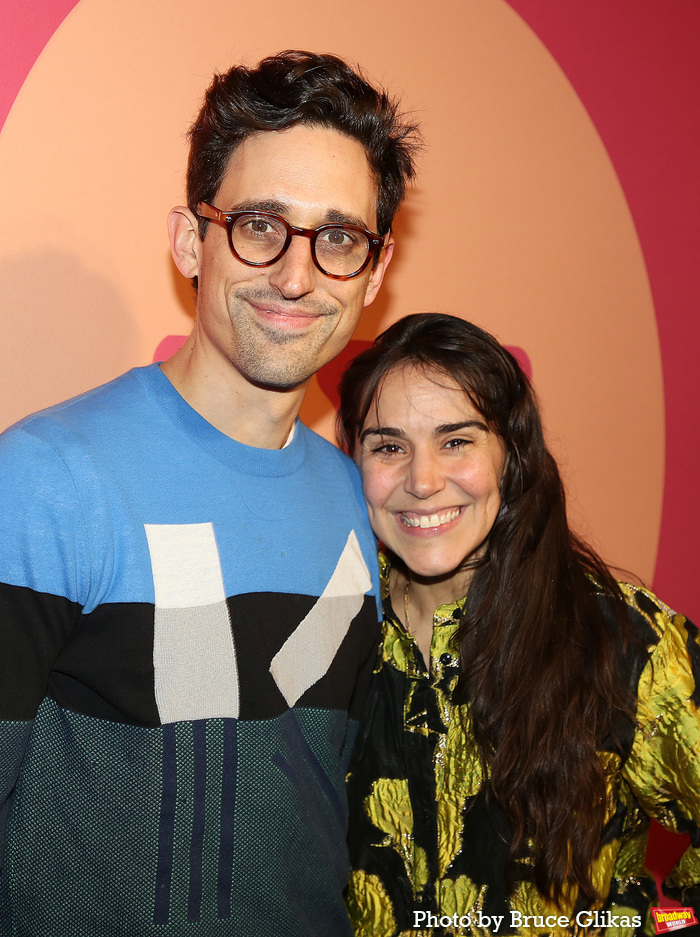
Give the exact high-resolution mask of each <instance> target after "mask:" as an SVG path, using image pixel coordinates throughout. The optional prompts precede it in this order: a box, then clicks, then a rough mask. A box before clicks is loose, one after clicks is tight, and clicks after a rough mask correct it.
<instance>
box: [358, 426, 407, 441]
mask: <svg viewBox="0 0 700 937" xmlns="http://www.w3.org/2000/svg"><path fill="white" fill-rule="evenodd" d="M368 436H381V437H382V438H383V437H384V436H393V437H394V438H398V439H400V438H401V437H402V436H403V430H401V429H399V428H398V427H397V426H369V427H367V429H365V430H363V431H362V432H361V433H360V442H364V441H365V439H366V438H367V437H368Z"/></svg>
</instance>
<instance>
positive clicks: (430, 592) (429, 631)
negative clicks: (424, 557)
mask: <svg viewBox="0 0 700 937" xmlns="http://www.w3.org/2000/svg"><path fill="white" fill-rule="evenodd" d="M472 575H473V570H459V572H457V573H452V574H451V575H450V576H449V577H439V578H430V577H424V576H417V575H416V574H415V573H412V572H411V571H410V570H408V569H406V568H405V567H404V566H400V567H398V568H397V567H392V569H391V570H390V573H389V593H390V595H391V604H392V607H393V609H394V612H395V613H396V615H397V616H398V617H399V619H400V621H401V622H402V623H403V625H404V627H405V628H406V631H408V633H409V634H411V635H413V637H414V639H415V641H416V644H417V645H418V647H419V649H420V652H421V654H422V655H423V660H424V661H425V665H426V667H427V668H428V669H430V646H431V643H432V638H433V621H434V617H435V610H436V609H437V608H439V607H440V606H441V605H450V604H453V603H454V602H457V601H458V600H459V599H461V598H462V597H463V596H464V595H466V592H467V587H468V585H469V582H470V580H471V578H472Z"/></svg>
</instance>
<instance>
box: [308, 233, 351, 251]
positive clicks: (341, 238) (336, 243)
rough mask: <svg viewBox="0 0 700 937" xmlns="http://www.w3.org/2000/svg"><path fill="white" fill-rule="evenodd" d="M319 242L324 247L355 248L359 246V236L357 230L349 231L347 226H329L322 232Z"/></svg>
mask: <svg viewBox="0 0 700 937" xmlns="http://www.w3.org/2000/svg"><path fill="white" fill-rule="evenodd" d="M318 240H319V244H320V246H322V247H324V248H336V249H337V248H339V247H342V248H344V249H345V250H353V249H356V248H357V247H358V244H359V238H358V235H357V234H356V232H354V231H348V230H347V229H346V228H329V229H328V230H327V231H324V232H322V234H321V235H320V237H319V239H318Z"/></svg>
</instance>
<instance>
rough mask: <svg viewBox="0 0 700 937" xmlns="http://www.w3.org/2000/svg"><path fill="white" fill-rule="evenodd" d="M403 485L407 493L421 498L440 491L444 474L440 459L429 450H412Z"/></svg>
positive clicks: (443, 484) (423, 498) (443, 485)
mask: <svg viewBox="0 0 700 937" xmlns="http://www.w3.org/2000/svg"><path fill="white" fill-rule="evenodd" d="M404 487H405V490H406V491H407V492H408V493H409V494H412V495H413V496H414V497H416V498H420V499H421V500H425V499H426V498H429V497H430V496H431V495H433V494H436V492H438V491H442V489H443V488H444V487H445V475H444V472H443V469H442V466H441V465H440V460H439V459H437V458H436V457H435V456H434V455H433V454H431V453H429V452H414V454H413V458H412V459H411V463H410V465H409V467H408V472H407V474H406V481H405V484H404Z"/></svg>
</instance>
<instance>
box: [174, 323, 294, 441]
mask: <svg viewBox="0 0 700 937" xmlns="http://www.w3.org/2000/svg"><path fill="white" fill-rule="evenodd" d="M161 370H162V371H163V373H164V374H165V376H166V377H167V378H168V380H169V381H170V383H171V384H172V385H173V387H174V388H175V390H176V391H177V392H178V393H179V394H180V395H181V396H182V397H183V398H184V399H185V400H186V401H187V403H188V404H189V405H190V406H191V407H192V409H193V410H196V411H197V413H199V415H200V416H202V417H204V419H205V420H206V421H207V422H208V423H211V425H212V426H213V427H215V429H218V430H219V431H220V432H222V433H224V434H225V435H226V436H230V437H231V439H235V440H236V441H237V442H241V443H244V444H245V445H247V446H256V447H257V448H259V449H281V448H282V447H283V446H284V444H285V443H286V442H287V439H288V437H289V434H290V432H291V430H292V427H293V426H294V422H295V420H296V418H297V415H298V413H299V408H300V407H301V404H302V401H303V399H304V392H305V391H306V384H307V383H308V382H306V383H305V384H302V385H300V386H298V387H294V388H291V389H284V390H277V389H275V388H270V387H260V386H258V385H257V384H251V383H250V381H248V380H246V378H244V377H243V375H241V374H240V373H239V372H238V371H237V370H236V369H235V368H234V367H233V366H232V365H231V364H230V362H227V361H225V360H224V359H221V358H218V357H211V358H207V359H206V360H205V359H204V358H203V356H201V355H199V354H197V351H196V350H195V348H194V347H193V344H192V341H191V337H190V339H188V341H187V342H185V344H184V345H183V346H182V347H181V348H179V349H178V351H176V352H175V354H174V355H173V356H172V357H171V358H169V359H168V360H167V361H164V362H163V363H162V364H161Z"/></svg>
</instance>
